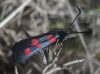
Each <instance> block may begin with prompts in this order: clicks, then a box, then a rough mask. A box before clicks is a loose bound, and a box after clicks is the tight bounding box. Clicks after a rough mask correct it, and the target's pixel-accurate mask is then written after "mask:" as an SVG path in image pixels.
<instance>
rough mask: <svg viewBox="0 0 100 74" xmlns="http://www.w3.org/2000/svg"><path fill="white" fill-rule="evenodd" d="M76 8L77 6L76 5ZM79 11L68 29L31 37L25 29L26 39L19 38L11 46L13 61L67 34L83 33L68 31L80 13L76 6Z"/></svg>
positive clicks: (24, 58)
mask: <svg viewBox="0 0 100 74" xmlns="http://www.w3.org/2000/svg"><path fill="white" fill-rule="evenodd" d="M77 8H78V7H77ZM78 10H79V13H78V14H77V16H76V17H75V19H74V20H73V22H72V23H71V25H70V27H69V29H68V30H67V31H62V30H60V29H53V30H51V31H49V32H47V33H44V34H41V35H38V36H35V37H31V36H30V35H29V34H28V33H27V32H26V31H25V30H24V32H25V34H26V35H27V36H28V37H29V38H27V39H24V40H21V41H19V42H17V43H15V44H14V45H13V47H12V59H13V61H14V62H16V63H18V62H22V61H24V60H26V59H28V58H29V57H31V56H32V55H33V54H35V53H36V52H38V51H39V50H42V49H43V48H45V47H48V46H50V45H52V44H55V43H57V42H58V43H61V42H63V41H64V40H66V39H67V38H68V36H69V34H73V33H85V32H87V31H84V32H73V33H70V30H71V28H72V27H73V23H74V21H75V20H76V18H77V17H78V16H79V15H80V14H81V10H80V9H79V8H78Z"/></svg>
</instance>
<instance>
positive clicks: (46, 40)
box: [12, 33, 57, 62]
mask: <svg viewBox="0 0 100 74" xmlns="http://www.w3.org/2000/svg"><path fill="white" fill-rule="evenodd" d="M56 40H57V39H56V38H55V36H54V35H53V34H51V33H45V34H42V35H39V36H36V37H32V38H28V39H24V40H21V41H19V42H17V43H15V44H14V46H13V47H12V59H13V61H14V62H22V61H24V60H26V59H28V58H29V57H31V56H32V55H33V54H34V53H36V52H37V51H39V50H40V49H43V48H45V47H47V46H49V45H50V44H52V43H55V42H56ZM50 41H51V42H52V43H51V42H50Z"/></svg>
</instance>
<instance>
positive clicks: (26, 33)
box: [21, 28, 31, 38]
mask: <svg viewBox="0 0 100 74" xmlns="http://www.w3.org/2000/svg"><path fill="white" fill-rule="evenodd" d="M21 29H22V30H23V31H24V33H25V35H26V36H27V37H28V38H31V36H30V35H29V34H28V32H26V31H25V30H24V29H23V28H21Z"/></svg>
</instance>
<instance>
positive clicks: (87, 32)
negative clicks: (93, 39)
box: [69, 28, 92, 34]
mask: <svg viewBox="0 0 100 74" xmlns="http://www.w3.org/2000/svg"><path fill="white" fill-rule="evenodd" d="M87 29H88V30H86V31H82V32H72V33H69V34H75V33H86V34H91V33H92V29H90V28H87Z"/></svg>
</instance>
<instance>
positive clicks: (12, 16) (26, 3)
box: [0, 0, 32, 28]
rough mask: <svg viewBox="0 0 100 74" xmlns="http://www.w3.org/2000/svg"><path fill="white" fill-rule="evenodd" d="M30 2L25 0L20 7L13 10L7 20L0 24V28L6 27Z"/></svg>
mask: <svg viewBox="0 0 100 74" xmlns="http://www.w3.org/2000/svg"><path fill="white" fill-rule="evenodd" d="M31 1H32V0H25V2H24V3H23V4H22V5H20V6H19V7H18V8H17V9H16V10H14V11H13V12H12V13H11V14H10V15H9V16H8V17H7V18H5V19H4V20H3V21H2V22H0V28H2V27H3V26H4V25H6V24H7V23H8V22H9V21H10V20H11V19H12V18H14V17H15V16H16V15H17V14H18V13H19V12H20V11H22V10H23V9H24V8H25V6H27V5H28V4H29V3H30V2H31Z"/></svg>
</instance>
